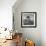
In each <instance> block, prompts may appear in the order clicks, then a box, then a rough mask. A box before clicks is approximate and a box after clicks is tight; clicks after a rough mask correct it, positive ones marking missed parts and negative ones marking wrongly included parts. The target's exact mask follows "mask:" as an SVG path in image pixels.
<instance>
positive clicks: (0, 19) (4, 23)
mask: <svg viewBox="0 0 46 46" xmlns="http://www.w3.org/2000/svg"><path fill="white" fill-rule="evenodd" d="M15 2H16V0H0V27H7V28H9V29H12V6H13V4H14V3H15Z"/></svg>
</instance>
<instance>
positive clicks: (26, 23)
mask: <svg viewBox="0 0 46 46" xmlns="http://www.w3.org/2000/svg"><path fill="white" fill-rule="evenodd" d="M21 27H22V28H36V27H37V12H21Z"/></svg>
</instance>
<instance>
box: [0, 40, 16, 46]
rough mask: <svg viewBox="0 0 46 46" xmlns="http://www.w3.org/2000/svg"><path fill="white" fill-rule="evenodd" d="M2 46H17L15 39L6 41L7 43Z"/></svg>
mask: <svg viewBox="0 0 46 46" xmlns="http://www.w3.org/2000/svg"><path fill="white" fill-rule="evenodd" d="M0 46H16V45H15V39H14V40H6V42H4V43H2V44H1V45H0Z"/></svg>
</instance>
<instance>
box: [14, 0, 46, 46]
mask: <svg viewBox="0 0 46 46" xmlns="http://www.w3.org/2000/svg"><path fill="white" fill-rule="evenodd" d="M43 1H44V2H43ZM44 5H45V0H23V2H22V3H20V5H19V6H18V7H14V8H13V11H14V16H15V17H14V19H15V22H14V23H15V30H18V32H21V30H22V32H23V34H24V37H25V38H26V37H27V38H28V39H32V40H34V41H35V44H36V46H41V44H42V46H46V45H45V42H43V41H45V40H43V39H42V38H43V36H44V35H45V34H44V33H45V32H46V31H45V30H46V29H45V27H46V26H45V21H44V20H45V17H46V16H45V15H46V14H45V15H44V12H45V6H44ZM14 6H15V5H14ZM43 11H44V12H43ZM21 12H37V27H36V28H21ZM42 20H43V21H44V22H43V21H42ZM43 30H44V31H43ZM43 32H44V33H43ZM43 34H44V35H43ZM44 39H45V36H44Z"/></svg>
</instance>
